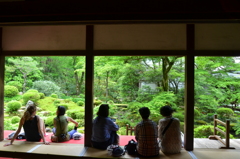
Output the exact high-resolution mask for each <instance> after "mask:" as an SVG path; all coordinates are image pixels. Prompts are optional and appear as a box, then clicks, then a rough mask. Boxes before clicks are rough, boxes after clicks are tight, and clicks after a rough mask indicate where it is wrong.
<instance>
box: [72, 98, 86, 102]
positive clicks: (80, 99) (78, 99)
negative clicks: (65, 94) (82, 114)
mask: <svg viewBox="0 0 240 159" xmlns="http://www.w3.org/2000/svg"><path fill="white" fill-rule="evenodd" d="M72 101H73V102H74V103H77V102H78V101H82V102H84V101H85V99H84V98H72Z"/></svg>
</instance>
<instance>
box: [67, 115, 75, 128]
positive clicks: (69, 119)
mask: <svg viewBox="0 0 240 159" xmlns="http://www.w3.org/2000/svg"><path fill="white" fill-rule="evenodd" d="M67 121H70V122H72V123H74V124H75V126H76V127H78V122H76V121H75V120H73V119H72V118H71V117H67Z"/></svg>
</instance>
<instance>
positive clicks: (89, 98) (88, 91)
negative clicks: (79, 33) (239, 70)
mask: <svg viewBox="0 0 240 159" xmlns="http://www.w3.org/2000/svg"><path fill="white" fill-rule="evenodd" d="M86 50H87V55H86V82H85V102H86V107H85V132H84V133H85V134H84V135H85V136H84V146H91V137H92V120H93V72H94V57H93V53H92V52H93V25H87V26H86ZM86 125H87V126H86Z"/></svg>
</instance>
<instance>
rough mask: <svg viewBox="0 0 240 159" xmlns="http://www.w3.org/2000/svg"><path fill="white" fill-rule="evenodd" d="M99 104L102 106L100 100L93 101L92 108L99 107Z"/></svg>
mask: <svg viewBox="0 0 240 159" xmlns="http://www.w3.org/2000/svg"><path fill="white" fill-rule="evenodd" d="M100 104H102V101H101V100H94V102H93V105H94V106H99V105H100Z"/></svg>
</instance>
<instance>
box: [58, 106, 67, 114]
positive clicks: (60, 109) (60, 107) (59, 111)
mask: <svg viewBox="0 0 240 159" xmlns="http://www.w3.org/2000/svg"><path fill="white" fill-rule="evenodd" d="M65 112H66V109H65V107H64V106H58V108H57V115H58V116H60V115H64V114H65Z"/></svg>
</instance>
